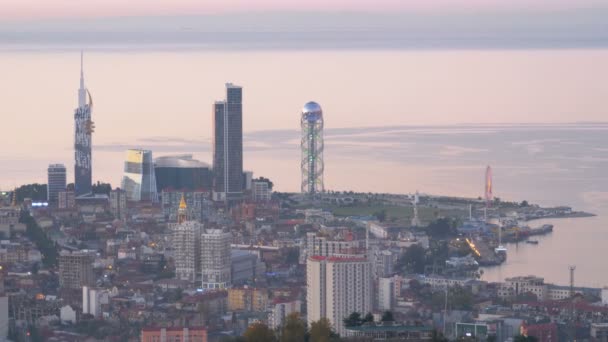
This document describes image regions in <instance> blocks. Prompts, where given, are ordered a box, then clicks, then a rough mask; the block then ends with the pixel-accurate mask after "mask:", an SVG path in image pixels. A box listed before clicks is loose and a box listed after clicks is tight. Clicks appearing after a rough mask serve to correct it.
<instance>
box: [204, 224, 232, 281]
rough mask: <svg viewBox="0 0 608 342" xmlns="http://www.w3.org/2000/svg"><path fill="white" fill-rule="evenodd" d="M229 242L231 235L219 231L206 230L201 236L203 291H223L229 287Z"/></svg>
mask: <svg viewBox="0 0 608 342" xmlns="http://www.w3.org/2000/svg"><path fill="white" fill-rule="evenodd" d="M231 240H232V235H231V234H230V233H226V232H224V231H222V230H221V229H206V230H205V231H204V232H203V234H202V235H201V270H202V286H203V288H204V289H224V288H227V287H229V286H230V284H231V276H230V275H231V270H230V266H231V255H230V242H231Z"/></svg>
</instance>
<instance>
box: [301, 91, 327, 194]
mask: <svg viewBox="0 0 608 342" xmlns="http://www.w3.org/2000/svg"><path fill="white" fill-rule="evenodd" d="M300 126H301V128H302V140H301V144H300V147H301V154H302V162H301V168H302V170H301V171H302V182H301V191H302V193H307V194H310V195H314V194H315V193H318V192H323V191H324V189H325V188H324V184H323V170H324V168H325V165H324V161H323V148H324V147H323V110H322V109H321V106H319V104H318V103H316V102H308V103H306V104H305V105H304V108H303V109H302V117H301V119H300Z"/></svg>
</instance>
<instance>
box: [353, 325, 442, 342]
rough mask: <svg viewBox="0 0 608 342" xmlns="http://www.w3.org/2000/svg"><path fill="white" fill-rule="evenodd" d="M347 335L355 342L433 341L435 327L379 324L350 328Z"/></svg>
mask: <svg viewBox="0 0 608 342" xmlns="http://www.w3.org/2000/svg"><path fill="white" fill-rule="evenodd" d="M345 330H346V335H347V336H351V337H353V338H354V339H355V341H359V340H361V341H417V342H418V341H432V340H433V330H434V329H433V327H428V326H424V325H403V324H399V323H396V322H392V323H390V322H389V323H385V322H377V323H372V324H367V325H361V326H354V327H348V328H346V329H345Z"/></svg>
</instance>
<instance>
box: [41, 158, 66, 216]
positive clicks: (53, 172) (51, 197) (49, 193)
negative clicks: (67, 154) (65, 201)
mask: <svg viewBox="0 0 608 342" xmlns="http://www.w3.org/2000/svg"><path fill="white" fill-rule="evenodd" d="M66 181H67V179H66V171H65V166H64V165H63V164H51V165H49V167H48V169H47V183H46V184H47V185H46V200H47V201H48V202H49V204H51V205H53V206H57V204H58V202H59V193H60V192H62V191H65V187H66Z"/></svg>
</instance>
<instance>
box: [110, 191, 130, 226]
mask: <svg viewBox="0 0 608 342" xmlns="http://www.w3.org/2000/svg"><path fill="white" fill-rule="evenodd" d="M110 211H111V212H112V215H114V218H115V219H117V220H123V221H126V219H127V193H126V192H125V191H124V190H122V189H115V190H112V191H110Z"/></svg>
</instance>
